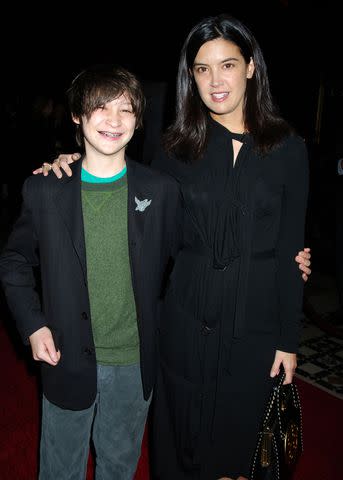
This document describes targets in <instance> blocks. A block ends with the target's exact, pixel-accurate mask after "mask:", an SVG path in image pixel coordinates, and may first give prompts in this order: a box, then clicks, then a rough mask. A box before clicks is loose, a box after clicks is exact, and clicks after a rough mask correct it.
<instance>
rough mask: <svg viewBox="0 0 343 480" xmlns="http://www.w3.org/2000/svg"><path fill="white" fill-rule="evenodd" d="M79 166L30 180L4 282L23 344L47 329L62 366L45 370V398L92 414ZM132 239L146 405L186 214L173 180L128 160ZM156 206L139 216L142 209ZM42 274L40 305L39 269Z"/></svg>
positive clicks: (4, 258) (4, 261) (1, 273)
mask: <svg viewBox="0 0 343 480" xmlns="http://www.w3.org/2000/svg"><path fill="white" fill-rule="evenodd" d="M81 163H82V162H81V161H79V162H76V163H74V164H73V165H72V166H71V167H72V170H73V176H72V177H67V176H64V177H63V178H62V179H61V180H58V179H57V178H56V177H55V175H49V177H48V178H44V177H43V176H41V175H40V176H32V177H29V178H28V179H27V180H26V182H25V184H24V187H23V207H22V212H21V215H20V217H19V219H18V221H17V222H16V224H15V226H14V228H13V231H12V233H11V235H10V237H9V240H8V243H7V245H6V247H5V249H4V251H3V252H2V255H1V258H0V277H1V281H2V283H3V286H4V290H5V294H6V297H7V300H8V304H9V307H10V309H11V311H12V313H13V316H14V318H15V320H16V323H17V327H18V330H19V332H20V334H21V336H22V338H23V340H24V342H25V343H28V337H29V335H31V334H32V333H33V332H35V331H36V330H38V329H39V328H41V327H43V326H45V325H46V326H48V327H50V328H51V330H52V332H53V336H54V338H55V341H56V343H57V346H58V348H59V349H60V350H61V360H60V362H59V363H58V365H57V366H55V367H53V366H50V365H48V364H47V363H44V362H42V364H41V367H42V381H43V392H44V394H45V396H46V397H47V398H48V399H49V400H50V401H51V402H53V403H55V404H57V405H59V406H61V407H63V408H68V409H74V410H79V409H84V408H87V407H89V406H90V405H91V404H92V403H93V401H94V399H95V396H96V358H95V349H94V341H93V335H92V328H91V317H90V307H89V296H88V289H87V266H86V252H85V240H84V229H83V216H82V204H81V180H80V170H81ZM127 176H128V239H129V253H130V265H131V273H132V284H133V289H134V294H135V300H136V307H137V317H138V329H139V336H140V358H141V371H142V381H143V388H144V397H145V398H146V399H147V398H148V397H149V395H150V393H151V390H152V387H153V384H154V381H155V375H156V367H157V353H156V352H157V327H158V321H159V319H158V304H159V300H158V299H159V297H160V294H161V285H162V280H163V276H164V274H165V269H166V265H167V263H168V260H169V258H170V256H171V255H173V253H174V249H175V248H176V246H177V243H178V240H177V237H178V230H179V229H178V224H179V221H180V218H181V216H180V214H181V206H180V193H179V188H178V185H177V183H176V182H175V181H174V180H173V179H172V178H171V177H169V176H167V175H163V174H161V173H158V172H156V171H154V170H152V169H150V168H148V167H146V166H144V165H141V164H139V163H136V162H134V161H131V160H127ZM145 199H147V200H151V204H150V205H149V206H148V207H146V208H145V209H143V208H138V207H139V204H137V200H138V201H142V200H145ZM35 266H39V268H40V272H41V284H42V301H41V298H40V295H39V294H38V293H37V291H36V284H35V275H34V270H33V269H34V267H35Z"/></svg>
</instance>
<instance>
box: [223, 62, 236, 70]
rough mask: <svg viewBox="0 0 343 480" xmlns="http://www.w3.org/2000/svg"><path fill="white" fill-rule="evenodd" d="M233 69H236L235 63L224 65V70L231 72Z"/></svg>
mask: <svg viewBox="0 0 343 480" xmlns="http://www.w3.org/2000/svg"><path fill="white" fill-rule="evenodd" d="M232 67H234V64H233V63H224V69H226V70H229V69H230V68H232Z"/></svg>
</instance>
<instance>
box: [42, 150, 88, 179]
mask: <svg viewBox="0 0 343 480" xmlns="http://www.w3.org/2000/svg"><path fill="white" fill-rule="evenodd" d="M80 157H81V155H80V154H79V153H72V154H64V153H61V154H60V155H59V156H58V157H57V158H56V159H55V160H54V161H53V163H46V162H45V163H43V165H42V166H41V167H40V168H37V169H36V170H34V171H33V172H32V173H33V174H34V175H37V174H39V173H42V174H43V175H44V176H45V177H46V176H48V175H49V172H50V170H52V171H53V172H54V174H55V175H56V177H57V178H62V170H64V172H65V173H66V174H67V175H68V177H71V176H72V174H73V172H72V171H71V168H70V167H69V164H70V163H74V162H76V161H77V160H79V159H80Z"/></svg>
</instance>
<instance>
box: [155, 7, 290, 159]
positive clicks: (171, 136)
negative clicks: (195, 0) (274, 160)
mask: <svg viewBox="0 0 343 480" xmlns="http://www.w3.org/2000/svg"><path fill="white" fill-rule="evenodd" d="M216 38H223V39H225V40H228V41H230V42H232V43H234V44H235V45H237V47H238V48H239V49H240V52H241V54H242V56H243V57H244V60H245V62H246V63H247V64H248V63H249V62H250V59H251V58H252V59H253V61H254V65H255V71H254V75H253V77H252V78H251V79H248V81H247V88H246V92H245V99H244V106H243V116H244V126H245V130H246V131H248V132H249V133H250V134H251V135H252V137H253V140H254V144H255V146H256V148H257V149H258V150H259V151H260V152H262V153H265V152H268V151H269V150H271V149H272V148H273V147H274V146H275V145H277V144H279V143H280V142H281V141H282V139H283V138H284V137H285V136H286V135H287V134H289V133H290V132H291V128H290V127H289V125H288V124H287V123H286V122H285V121H284V120H283V119H282V118H281V117H280V116H279V115H278V113H277V108H276V106H275V104H274V103H273V99H272V96H271V92H270V87H269V80H268V75H267V67H266V64H265V61H264V58H263V54H262V51H261V48H260V46H259V45H258V43H257V41H256V40H255V38H254V36H253V34H252V33H251V32H250V30H249V29H248V28H247V27H246V26H245V25H243V24H242V23H241V22H240V21H238V20H236V19H235V18H233V17H231V16H229V15H226V14H222V15H219V16H216V17H208V18H205V19H204V20H202V21H201V22H200V23H198V24H197V25H196V26H195V27H194V28H193V29H192V30H191V32H190V33H189V35H188V37H187V39H186V41H185V43H184V45H183V47H182V51H181V56H180V63H179V71H178V76H177V92H176V119H175V122H174V123H173V124H172V125H171V126H170V127H169V128H168V130H167V132H166V134H165V136H164V146H165V149H166V151H167V152H170V153H174V154H176V155H177V156H178V157H179V158H180V159H181V160H183V161H191V160H193V159H196V158H198V157H200V156H201V155H202V153H203V151H204V148H205V145H206V139H207V125H208V109H207V107H206V106H205V105H204V103H203V101H202V100H201V98H200V96H199V93H198V90H197V86H196V84H195V81H194V78H193V75H192V69H193V63H194V59H195V57H196V55H197V53H198V51H199V49H200V48H201V46H202V45H203V44H204V43H206V42H208V41H210V40H214V39H216Z"/></svg>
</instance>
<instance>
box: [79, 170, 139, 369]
mask: <svg viewBox="0 0 343 480" xmlns="http://www.w3.org/2000/svg"><path fill="white" fill-rule="evenodd" d="M91 177H93V176H91ZM91 177H90V176H89V174H87V173H86V172H85V171H84V170H83V171H82V180H84V179H86V180H87V181H86V182H85V181H82V209H83V221H84V231H85V242H86V257H87V276H88V292H89V300H90V310H91V318H92V329H93V336H94V342H95V350H96V358H97V362H98V363H101V364H105V365H129V364H132V363H137V362H138V361H139V337H138V329H137V315H136V307H135V301H134V294H133V289H132V281H131V271H130V263H129V251H128V231H127V178H126V175H124V176H122V177H121V178H119V179H117V180H115V181H112V182H110V183H98V182H97V183H95V182H96V181H97V180H96V179H97V177H93V178H91ZM99 180H100V182H101V179H99ZM91 182H92V183H91Z"/></svg>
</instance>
